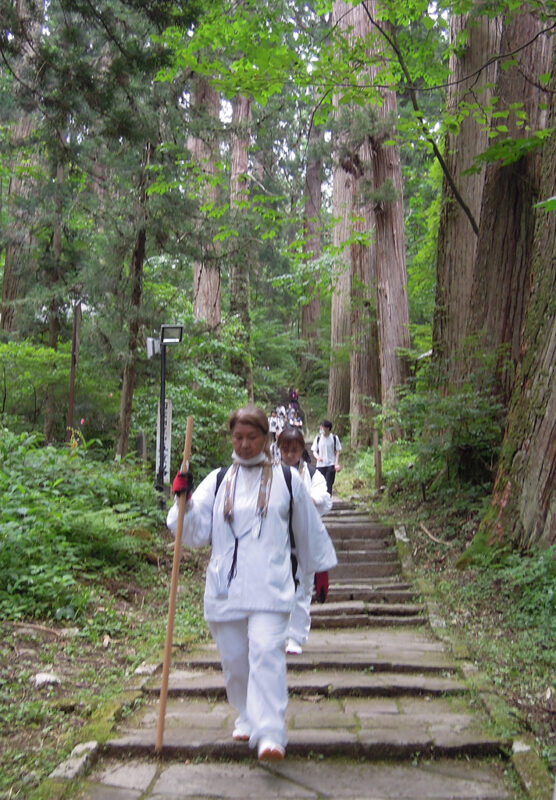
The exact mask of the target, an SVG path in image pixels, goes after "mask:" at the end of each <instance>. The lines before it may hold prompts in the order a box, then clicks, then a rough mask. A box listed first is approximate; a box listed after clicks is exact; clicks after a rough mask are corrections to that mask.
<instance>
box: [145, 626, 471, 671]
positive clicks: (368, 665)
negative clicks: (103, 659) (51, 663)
mask: <svg viewBox="0 0 556 800" xmlns="http://www.w3.org/2000/svg"><path fill="white" fill-rule="evenodd" d="M172 664H173V665H174V667H175V668H180V669H186V670H202V669H209V670H218V669H220V659H219V657H218V652H217V649H216V646H215V645H214V644H213V643H210V644H207V645H206V646H205V647H203V649H202V651H199V652H197V653H194V654H187V655H186V656H184V654H183V653H181V652H180V649H179V647H175V648H174V654H173V656H172ZM160 667H161V665H160ZM319 668H321V669H328V670H330V669H338V670H350V669H351V670H359V671H361V670H368V671H369V672H384V671H390V672H422V673H443V674H446V675H448V674H453V673H454V671H455V669H456V665H455V662H454V661H453V659H452V658H451V656H450V655H449V654H448V653H447V652H446V650H445V649H444V647H443V646H442V644H441V643H440V642H438V641H435V640H432V641H431V638H430V631H429V630H428V629H426V628H423V630H422V631H418V630H415V629H411V630H405V629H395V630H390V631H389V630H383V629H380V628H373V629H368V628H367V629H359V630H345V629H344V630H327V629H325V630H312V631H311V635H310V636H309V641H308V642H307V644H306V645H305V647H304V648H303V653H302V655H300V656H288V670H291V669H294V670H302V669H311V670H315V669H319Z"/></svg>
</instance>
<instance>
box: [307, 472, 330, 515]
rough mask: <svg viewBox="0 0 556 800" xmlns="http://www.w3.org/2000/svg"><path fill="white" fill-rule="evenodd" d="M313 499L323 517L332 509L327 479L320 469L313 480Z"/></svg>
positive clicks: (314, 474)
mask: <svg viewBox="0 0 556 800" xmlns="http://www.w3.org/2000/svg"><path fill="white" fill-rule="evenodd" d="M311 499H312V501H313V503H314V504H315V508H316V509H317V511H318V512H319V514H320V515H321V517H322V515H323V514H326V512H327V511H330V509H331V508H332V498H331V497H330V495H329V494H328V488H327V486H326V480H325V477H324V475H323V474H322V472H319V471H318V469H316V470H315V471H314V473H313V477H312V478H311Z"/></svg>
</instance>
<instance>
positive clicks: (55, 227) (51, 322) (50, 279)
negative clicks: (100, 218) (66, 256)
mask: <svg viewBox="0 0 556 800" xmlns="http://www.w3.org/2000/svg"><path fill="white" fill-rule="evenodd" d="M63 187H64V167H63V165H62V164H61V163H59V164H58V166H57V167H56V194H55V197H54V215H53V222H52V256H53V258H52V262H53V267H52V268H51V270H45V281H44V282H45V285H46V286H48V287H49V289H50V292H51V299H50V304H49V310H48V346H49V347H50V348H51V349H52V350H57V349H58V339H59V336H60V331H61V328H62V326H61V322H60V313H61V301H60V298H59V296H58V292H57V291H56V285H57V284H58V282H59V281H60V279H61V278H62V265H61V262H62V214H63V201H62V192H63ZM59 416H60V414H59V409H58V407H57V402H56V395H55V387H54V386H53V385H52V386H47V389H46V397H45V403H44V438H45V441H46V442H47V443H48V444H49V443H51V442H53V441H54V439H55V434H56V423H57V421H58V419H59Z"/></svg>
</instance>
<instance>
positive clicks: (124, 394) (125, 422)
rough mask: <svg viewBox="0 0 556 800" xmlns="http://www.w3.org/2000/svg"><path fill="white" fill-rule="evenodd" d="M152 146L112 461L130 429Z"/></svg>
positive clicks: (141, 200)
mask: <svg viewBox="0 0 556 800" xmlns="http://www.w3.org/2000/svg"><path fill="white" fill-rule="evenodd" d="M152 155H153V147H152V145H151V144H150V142H149V143H147V144H146V145H145V148H144V159H143V166H144V169H143V175H142V181H141V186H140V188H139V197H138V202H137V222H138V225H137V234H136V237H135V244H134V246H133V252H132V254H131V261H130V265H129V277H130V284H131V292H130V310H129V329H128V345H127V353H126V354H125V363H124V368H123V372H122V389H121V394H120V414H119V417H118V432H117V439H116V451H115V454H116V458H123V457H124V456H126V455H127V451H128V447H129V432H130V428H131V412H132V410H133V395H134V392H135V375H136V369H137V348H138V346H139V333H140V330H141V307H142V303H143V268H144V264H145V253H146V242H147V226H146V203H147V192H146V180H147V177H146V167H147V166H148V164H149V163H150V162H151V159H152Z"/></svg>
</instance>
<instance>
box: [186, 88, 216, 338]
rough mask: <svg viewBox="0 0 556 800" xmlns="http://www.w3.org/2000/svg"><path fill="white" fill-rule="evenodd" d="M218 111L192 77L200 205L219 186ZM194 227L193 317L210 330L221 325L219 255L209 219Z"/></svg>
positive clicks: (212, 199) (212, 201)
mask: <svg viewBox="0 0 556 800" xmlns="http://www.w3.org/2000/svg"><path fill="white" fill-rule="evenodd" d="M219 110H220V97H219V95H218V93H217V92H215V91H214V89H213V88H212V87H211V86H210V84H209V82H208V80H207V79H206V78H204V77H202V76H199V75H197V76H195V93H194V98H193V109H192V113H193V114H194V116H195V130H196V134H195V135H192V136H191V137H190V139H189V143H188V144H189V150H190V151H191V155H192V157H193V160H194V161H195V162H196V164H197V168H198V170H199V181H198V198H199V200H200V201H201V203H208V204H209V205H210V206H213V207H214V206H215V205H216V204H217V201H218V187H217V185H216V182H215V180H214V179H215V177H216V162H217V160H218V159H219V154H218V138H217V135H216V133H215V126H216V123H217V121H218V115H219ZM202 213H203V212H202V211H201V210H199V215H200V220H199V224H198V226H197V235H198V247H199V255H198V257H197V258H196V260H195V263H194V267H193V315H194V317H195V319H198V320H200V319H203V320H205V321H206V323H207V324H208V326H209V328H211V329H213V330H214V329H216V328H219V327H220V324H221V322H222V314H221V306H222V301H221V294H222V292H221V280H220V267H219V260H218V258H219V254H218V252H217V246H216V245H215V244H214V242H213V237H212V233H213V230H212V225H211V224H210V220H207V219H204V218H203V217H202Z"/></svg>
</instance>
